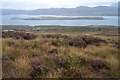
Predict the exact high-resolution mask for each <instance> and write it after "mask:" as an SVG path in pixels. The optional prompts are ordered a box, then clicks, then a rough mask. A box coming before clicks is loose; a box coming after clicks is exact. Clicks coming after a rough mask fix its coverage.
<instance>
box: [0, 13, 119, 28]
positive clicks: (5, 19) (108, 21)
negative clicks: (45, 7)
mask: <svg viewBox="0 0 120 80" xmlns="http://www.w3.org/2000/svg"><path fill="white" fill-rule="evenodd" d="M41 16H56V15H2V23H0V25H30V26H36V25H61V26H87V25H100V26H103V25H106V26H109V25H110V26H118V17H117V16H102V17H103V18H105V19H104V20H12V19H11V18H14V17H19V18H28V17H41ZM100 17H101V16H100Z"/></svg>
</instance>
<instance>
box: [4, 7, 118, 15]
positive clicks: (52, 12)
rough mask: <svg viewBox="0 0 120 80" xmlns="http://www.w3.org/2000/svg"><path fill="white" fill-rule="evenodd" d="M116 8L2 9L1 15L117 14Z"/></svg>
mask: <svg viewBox="0 0 120 80" xmlns="http://www.w3.org/2000/svg"><path fill="white" fill-rule="evenodd" d="M117 13H118V8H117V7H116V6H114V5H111V6H97V7H86V6H79V7H76V8H49V9H36V10H12V9H2V14H3V15H21V14H27V15H64V16H65V15H68V16H117V15H118V14H117Z"/></svg>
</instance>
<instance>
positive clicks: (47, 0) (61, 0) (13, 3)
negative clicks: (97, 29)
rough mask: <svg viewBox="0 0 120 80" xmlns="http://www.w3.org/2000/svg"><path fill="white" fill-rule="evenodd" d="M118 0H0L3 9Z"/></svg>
mask: <svg viewBox="0 0 120 80" xmlns="http://www.w3.org/2000/svg"><path fill="white" fill-rule="evenodd" d="M118 1H119V0H2V1H0V2H2V8H5V9H26V10H27V9H29V10H31V9H39V8H74V7H77V6H104V5H105V6H106V5H111V4H113V3H117V2H118Z"/></svg>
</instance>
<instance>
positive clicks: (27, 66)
mask: <svg viewBox="0 0 120 80" xmlns="http://www.w3.org/2000/svg"><path fill="white" fill-rule="evenodd" d="M35 34H36V35H37V36H38V37H37V38H36V39H34V40H24V39H17V40H16V39H12V38H6V39H2V42H3V62H2V63H3V78H28V77H32V78H40V77H45V78H63V77H67V78H68V77H79V78H98V77H100V78H101V77H102V78H103V77H108V78H110V77H119V75H118V74H117V71H118V59H117V55H118V49H117V48H116V47H113V46H110V45H109V43H108V44H106V43H103V44H101V43H100V45H99V46H96V45H94V44H89V45H87V47H85V48H81V47H78V46H70V45H60V46H55V45H52V44H51V42H52V41H53V40H54V41H56V42H57V41H58V40H61V41H64V38H63V36H62V38H61V37H60V38H59V39H54V38H46V37H43V35H48V34H43V33H42V34H40V33H39V34H38V33H35ZM50 35H51V36H53V35H52V34H50ZM70 36H72V35H70ZM80 36H81V35H80ZM73 37H74V36H73ZM68 42H69V39H68ZM111 45H112V44H111ZM94 63H97V64H94Z"/></svg>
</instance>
